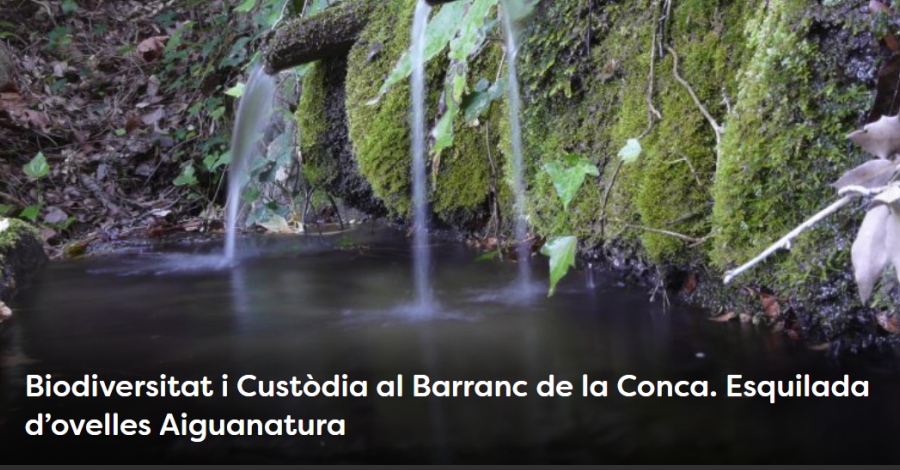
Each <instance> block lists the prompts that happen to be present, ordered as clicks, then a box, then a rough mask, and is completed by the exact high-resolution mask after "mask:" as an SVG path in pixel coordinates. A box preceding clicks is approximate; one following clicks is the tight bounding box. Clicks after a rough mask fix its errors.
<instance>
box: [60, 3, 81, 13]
mask: <svg viewBox="0 0 900 470" xmlns="http://www.w3.org/2000/svg"><path fill="white" fill-rule="evenodd" d="M60 8H61V9H62V12H63V13H65V14H67V15H68V14H69V13H73V12H76V11H78V4H77V3H75V0H63V2H62V4H61V5H60Z"/></svg>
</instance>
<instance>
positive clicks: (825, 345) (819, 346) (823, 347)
mask: <svg viewBox="0 0 900 470" xmlns="http://www.w3.org/2000/svg"><path fill="white" fill-rule="evenodd" d="M830 347H831V343H820V344H813V345H811V346H809V349H810V350H811V351H827V350H828V348H830Z"/></svg>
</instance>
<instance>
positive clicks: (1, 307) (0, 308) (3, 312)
mask: <svg viewBox="0 0 900 470" xmlns="http://www.w3.org/2000/svg"><path fill="white" fill-rule="evenodd" d="M11 316H12V309H10V308H9V307H7V306H6V304H5V303H3V301H2V300H0V321H2V320H6V319H7V318H9V317H11Z"/></svg>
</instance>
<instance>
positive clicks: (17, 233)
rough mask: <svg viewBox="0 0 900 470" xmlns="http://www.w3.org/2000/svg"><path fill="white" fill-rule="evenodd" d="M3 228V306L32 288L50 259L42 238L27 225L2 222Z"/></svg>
mask: <svg viewBox="0 0 900 470" xmlns="http://www.w3.org/2000/svg"><path fill="white" fill-rule="evenodd" d="M4 227H5V228H4ZM0 228H2V230H0V302H7V301H9V300H10V299H11V298H12V297H13V296H14V295H15V294H16V293H17V292H19V291H20V290H21V289H23V288H24V287H26V286H27V285H28V283H29V282H30V281H31V279H32V278H33V276H34V275H35V274H36V273H37V272H38V271H39V270H40V269H41V268H42V267H43V266H44V265H45V264H46V263H47V259H48V258H47V254H46V253H44V244H43V242H42V241H41V237H40V235H39V234H38V232H37V230H35V229H34V228H33V227H31V226H30V225H28V224H27V223H25V222H22V221H21V220H17V219H4V218H0Z"/></svg>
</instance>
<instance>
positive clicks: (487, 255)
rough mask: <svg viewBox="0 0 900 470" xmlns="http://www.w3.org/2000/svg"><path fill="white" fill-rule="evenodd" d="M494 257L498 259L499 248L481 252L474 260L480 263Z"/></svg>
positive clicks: (491, 259)
mask: <svg viewBox="0 0 900 470" xmlns="http://www.w3.org/2000/svg"><path fill="white" fill-rule="evenodd" d="M495 259H500V249H499V248H498V249H496V250H493V251H488V252H487V253H484V254H482V255H481V256H479V257H478V258H475V262H477V263H482V262H485V261H493V260H495Z"/></svg>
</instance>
